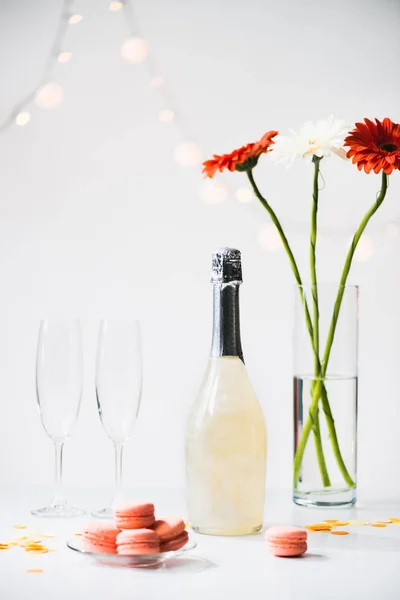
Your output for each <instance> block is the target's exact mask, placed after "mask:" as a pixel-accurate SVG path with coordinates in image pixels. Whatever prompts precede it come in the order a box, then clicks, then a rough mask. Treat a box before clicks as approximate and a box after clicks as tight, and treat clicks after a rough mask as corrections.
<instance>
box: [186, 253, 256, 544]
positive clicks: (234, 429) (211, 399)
mask: <svg viewBox="0 0 400 600" xmlns="http://www.w3.org/2000/svg"><path fill="white" fill-rule="evenodd" d="M211 281H212V284H213V294H214V316H213V334H212V344H211V355H210V359H209V362H208V366H207V369H206V373H205V376H204V379H203V382H202V384H201V387H200V391H199V394H198V396H197V399H196V401H195V403H194V405H193V407H192V410H191V412H190V414H189V418H188V422H187V428H186V478H187V493H188V515H189V521H190V523H191V526H192V527H193V529H194V531H197V532H199V533H205V534H210V535H245V534H250V533H255V532H257V531H259V530H260V529H261V527H262V522H263V509H264V495H265V473H266V446H267V439H266V438H267V436H266V426H265V419H264V415H263V412H262V409H261V406H260V404H259V402H258V400H257V398H256V395H255V393H254V391H253V388H252V386H251V384H250V381H249V378H248V375H247V370H246V367H245V365H244V359H243V352H242V345H241V339H240V322H239V287H240V284H241V283H242V265H241V255H240V252H239V250H235V249H232V248H223V249H221V250H218V251H217V252H215V253H214V254H213V257H212V277H211Z"/></svg>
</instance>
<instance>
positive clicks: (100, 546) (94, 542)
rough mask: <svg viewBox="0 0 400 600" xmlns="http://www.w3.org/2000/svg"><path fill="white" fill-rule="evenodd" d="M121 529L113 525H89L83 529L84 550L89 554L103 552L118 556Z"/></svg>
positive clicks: (101, 523) (97, 523) (104, 523)
mask: <svg viewBox="0 0 400 600" xmlns="http://www.w3.org/2000/svg"><path fill="white" fill-rule="evenodd" d="M119 533H120V529H118V527H115V525H114V524H113V523H106V522H98V521H93V522H92V523H87V524H86V525H85V527H84V529H83V533H82V539H83V548H84V549H85V550H86V551H87V552H102V553H104V554H116V552H117V546H116V539H117V535H118V534H119Z"/></svg>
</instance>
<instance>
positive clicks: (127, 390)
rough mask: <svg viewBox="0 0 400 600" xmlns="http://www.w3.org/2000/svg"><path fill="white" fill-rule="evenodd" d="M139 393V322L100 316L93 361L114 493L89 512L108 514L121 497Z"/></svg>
mask: <svg viewBox="0 0 400 600" xmlns="http://www.w3.org/2000/svg"><path fill="white" fill-rule="evenodd" d="M141 395H142V345H141V336H140V326H139V322H138V321H136V320H127V319H104V320H103V321H102V322H101V324H100V330H99V338H98V344H97V360H96V397H97V408H98V411H99V415H100V420H101V423H102V425H103V428H104V431H105V432H106V434H107V436H108V437H109V439H110V440H111V441H112V442H113V444H114V452H115V492H114V498H113V500H112V502H111V505H110V506H108V507H107V508H103V509H101V510H99V511H96V512H94V513H93V515H94V516H96V517H100V518H110V517H112V514H113V512H112V509H113V506H115V504H116V503H117V502H118V501H119V500H120V499H121V498H122V458H123V449H124V444H125V442H126V441H127V440H128V439H129V438H130V436H131V434H132V430H133V426H134V424H135V421H136V418H137V415H138V412H139V406H140V400H141Z"/></svg>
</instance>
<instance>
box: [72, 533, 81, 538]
mask: <svg viewBox="0 0 400 600" xmlns="http://www.w3.org/2000/svg"><path fill="white" fill-rule="evenodd" d="M74 536H75V537H82V534H81V533H74Z"/></svg>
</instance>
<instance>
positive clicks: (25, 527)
mask: <svg viewBox="0 0 400 600" xmlns="http://www.w3.org/2000/svg"><path fill="white" fill-rule="evenodd" d="M13 527H14V529H28V527H27V525H13Z"/></svg>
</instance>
